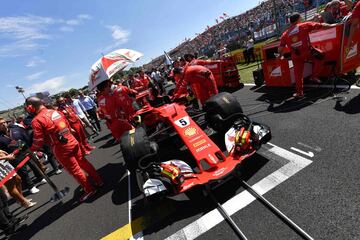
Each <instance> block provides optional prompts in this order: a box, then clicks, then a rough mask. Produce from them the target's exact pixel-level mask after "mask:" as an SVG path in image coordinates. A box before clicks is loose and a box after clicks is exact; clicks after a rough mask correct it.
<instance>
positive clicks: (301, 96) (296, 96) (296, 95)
mask: <svg viewBox="0 0 360 240" xmlns="http://www.w3.org/2000/svg"><path fill="white" fill-rule="evenodd" d="M293 97H294V98H303V97H304V93H301V94H300V93H294V94H293Z"/></svg>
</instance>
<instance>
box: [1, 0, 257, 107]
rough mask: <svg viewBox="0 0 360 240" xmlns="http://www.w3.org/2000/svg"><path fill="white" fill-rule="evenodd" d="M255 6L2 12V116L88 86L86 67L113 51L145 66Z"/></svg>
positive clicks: (107, 4) (95, 4)
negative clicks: (26, 98)
mask: <svg viewBox="0 0 360 240" xmlns="http://www.w3.org/2000/svg"><path fill="white" fill-rule="evenodd" d="M257 4H258V1H253V0H248V1H242V0H237V1H235V0H232V1H215V0H212V1H211V0H193V1H188V0H172V1H170V0H169V1H166V0H151V1H150V0H143V1H140V0H132V1H126V2H125V1H115V0H62V1H49V0H32V1H27V0H22V1H3V2H2V6H1V8H0V71H1V78H0V79H1V80H0V83H1V87H0V110H3V109H7V108H10V107H14V106H16V105H18V104H22V103H23V99H22V97H21V95H19V94H18V93H17V92H16V90H15V86H17V85H20V86H22V87H24V88H25V90H26V92H25V95H28V94H30V93H32V92H37V91H46V90H47V91H50V93H56V92H59V91H62V90H66V89H69V88H71V87H75V88H77V87H82V86H85V85H86V84H87V80H88V74H89V70H90V67H91V65H92V64H93V63H94V62H95V61H96V60H97V59H99V58H100V57H101V53H104V54H106V53H108V52H110V51H111V50H115V49H118V48H129V49H134V50H137V51H140V52H142V53H143V54H144V57H142V59H141V60H140V61H139V62H138V63H137V64H138V65H139V64H140V65H141V64H143V63H146V62H148V61H150V60H151V58H155V57H157V56H159V55H160V54H162V53H163V51H164V50H166V51H167V50H169V49H171V48H173V47H175V46H176V45H177V44H178V43H180V42H181V41H182V40H183V39H184V38H189V37H190V38H192V37H194V36H195V33H200V32H202V31H204V29H205V28H206V26H207V25H213V24H215V18H218V17H219V16H220V15H222V14H223V13H224V12H225V13H227V14H228V15H230V16H233V15H237V14H239V13H242V12H244V11H246V10H248V9H250V8H252V7H254V6H255V5H257Z"/></svg>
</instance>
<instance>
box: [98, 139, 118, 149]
mask: <svg viewBox="0 0 360 240" xmlns="http://www.w3.org/2000/svg"><path fill="white" fill-rule="evenodd" d="M116 144H119V143H117V142H116V140H115V139H114V138H112V139H110V140H108V141H107V142H106V143H105V144H103V145H101V146H100V147H99V148H103V149H106V148H111V147H113V146H115V145H116Z"/></svg>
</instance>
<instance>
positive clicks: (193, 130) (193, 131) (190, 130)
mask: <svg viewBox="0 0 360 240" xmlns="http://www.w3.org/2000/svg"><path fill="white" fill-rule="evenodd" d="M196 133H197V129H196V128H194V127H188V128H187V129H185V131H184V135H185V136H188V137H191V136H194V135H195V134H196Z"/></svg>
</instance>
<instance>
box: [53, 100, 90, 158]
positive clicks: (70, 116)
mask: <svg viewBox="0 0 360 240" xmlns="http://www.w3.org/2000/svg"><path fill="white" fill-rule="evenodd" d="M56 102H57V104H58V111H59V112H60V113H62V114H63V115H64V117H65V118H66V119H67V120H68V122H69V125H70V127H71V129H72V130H73V132H72V133H73V135H74V137H75V138H76V140H78V142H79V144H80V147H81V149H82V151H83V153H84V154H85V155H89V154H90V151H92V150H94V149H95V147H92V146H90V144H89V143H88V141H87V139H86V135H85V130H84V127H83V124H82V122H81V120H80V118H79V117H78V115H77V114H76V113H75V111H74V109H73V108H72V107H71V106H69V105H68V104H66V101H65V99H64V98H63V97H59V98H58V99H57V100H56Z"/></svg>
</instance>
